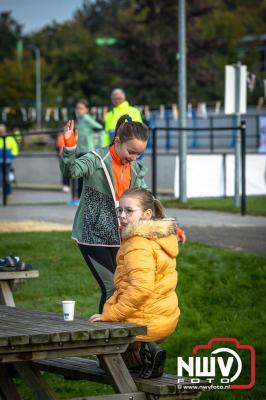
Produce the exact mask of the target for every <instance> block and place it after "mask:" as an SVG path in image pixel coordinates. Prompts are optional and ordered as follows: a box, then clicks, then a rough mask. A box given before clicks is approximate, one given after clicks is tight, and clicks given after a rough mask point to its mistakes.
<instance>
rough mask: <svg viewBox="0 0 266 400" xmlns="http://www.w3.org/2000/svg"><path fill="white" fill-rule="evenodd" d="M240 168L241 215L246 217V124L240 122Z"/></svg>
mask: <svg viewBox="0 0 266 400" xmlns="http://www.w3.org/2000/svg"><path fill="white" fill-rule="evenodd" d="M241 167H242V192H241V215H246V211H247V206H246V122H245V121H241Z"/></svg>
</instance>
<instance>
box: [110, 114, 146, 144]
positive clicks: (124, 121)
mask: <svg viewBox="0 0 266 400" xmlns="http://www.w3.org/2000/svg"><path fill="white" fill-rule="evenodd" d="M148 136H149V130H148V127H147V126H146V125H145V124H142V123H141V122H135V121H132V118H131V117H130V116H129V115H128V114H125V115H122V116H121V117H120V118H119V120H118V121H117V124H116V127H115V135H114V138H113V141H112V144H114V142H115V138H117V137H118V138H119V140H120V142H121V143H125V142H127V141H128V140H132V139H139V140H142V141H143V142H147V140H148Z"/></svg>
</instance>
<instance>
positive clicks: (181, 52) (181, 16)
mask: <svg viewBox="0 0 266 400" xmlns="http://www.w3.org/2000/svg"><path fill="white" fill-rule="evenodd" d="M185 2H186V0H179V1H178V61H179V67H178V83H179V90H178V105H179V127H180V128H186V126H187V116H186V111H187V110H186V108H187V88H186V10H185ZM186 155H187V135H186V132H185V131H182V130H181V131H180V133H179V200H180V202H181V203H186V202H187V161H186Z"/></svg>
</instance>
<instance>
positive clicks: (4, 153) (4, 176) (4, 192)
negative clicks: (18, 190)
mask: <svg viewBox="0 0 266 400" xmlns="http://www.w3.org/2000/svg"><path fill="white" fill-rule="evenodd" d="M2 174H3V177H2V178H3V179H2V181H3V206H6V204H7V193H6V189H7V187H6V184H7V182H6V180H7V167H6V135H4V136H3V170H2Z"/></svg>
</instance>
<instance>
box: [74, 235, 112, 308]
mask: <svg viewBox="0 0 266 400" xmlns="http://www.w3.org/2000/svg"><path fill="white" fill-rule="evenodd" d="M78 246H79V248H80V251H81V253H82V255H83V257H84V260H85V261H86V263H87V265H88V267H89V268H90V270H91V272H92V274H93V276H94V278H95V279H96V281H97V282H98V284H99V286H100V288H101V291H102V295H101V300H100V304H99V313H102V310H103V306H104V303H105V302H106V300H107V299H109V297H111V296H112V294H113V292H114V273H115V268H116V254H117V252H118V249H119V247H104V246H86V245H83V244H80V243H79V244H78Z"/></svg>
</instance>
